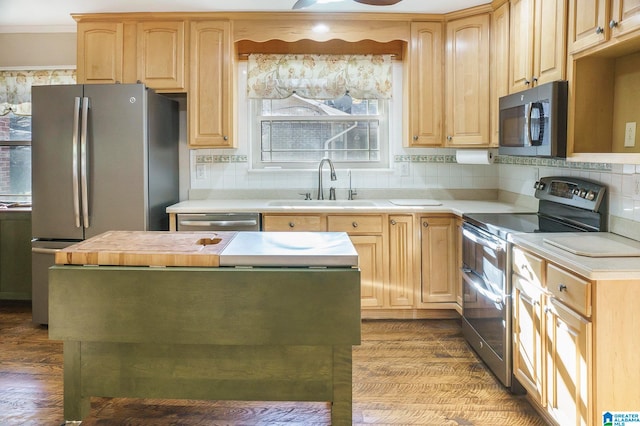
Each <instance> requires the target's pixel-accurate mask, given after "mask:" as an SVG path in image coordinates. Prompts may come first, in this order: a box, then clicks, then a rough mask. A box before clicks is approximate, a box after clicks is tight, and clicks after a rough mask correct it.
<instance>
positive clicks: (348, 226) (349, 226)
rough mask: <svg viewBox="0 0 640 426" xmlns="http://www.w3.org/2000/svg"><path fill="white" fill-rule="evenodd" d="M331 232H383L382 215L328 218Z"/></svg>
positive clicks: (332, 216) (335, 216)
mask: <svg viewBox="0 0 640 426" xmlns="http://www.w3.org/2000/svg"><path fill="white" fill-rule="evenodd" d="M327 225H328V228H327V229H328V230H329V232H348V233H350V234H381V233H382V216H379V215H378V216H341V215H331V216H329V217H328V218H327Z"/></svg>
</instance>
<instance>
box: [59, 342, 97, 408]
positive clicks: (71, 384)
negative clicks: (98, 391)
mask: <svg viewBox="0 0 640 426" xmlns="http://www.w3.org/2000/svg"><path fill="white" fill-rule="evenodd" d="M81 345H82V343H81V342H73V341H65V342H64V347H63V355H64V419H65V420H66V421H81V420H82V419H83V418H85V417H86V416H87V415H88V414H89V410H90V409H91V400H90V398H89V397H86V396H83V395H82V365H81V357H80V348H81Z"/></svg>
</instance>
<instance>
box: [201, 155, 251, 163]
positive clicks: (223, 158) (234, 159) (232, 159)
mask: <svg viewBox="0 0 640 426" xmlns="http://www.w3.org/2000/svg"><path fill="white" fill-rule="evenodd" d="M247 161H248V160H247V156H246V155H196V164H207V163H246V162H247Z"/></svg>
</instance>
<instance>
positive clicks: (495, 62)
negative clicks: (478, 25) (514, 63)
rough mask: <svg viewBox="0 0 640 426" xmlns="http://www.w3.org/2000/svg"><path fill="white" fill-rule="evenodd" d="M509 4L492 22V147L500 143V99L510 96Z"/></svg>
mask: <svg viewBox="0 0 640 426" xmlns="http://www.w3.org/2000/svg"><path fill="white" fill-rule="evenodd" d="M509 46H510V39H509V3H505V4H503V5H502V6H500V7H499V8H498V9H496V10H495V11H494V12H493V16H492V21H491V87H492V88H493V89H492V90H491V108H490V110H491V146H498V141H499V130H500V125H499V118H500V110H499V108H498V107H499V99H500V97H502V96H505V95H508V94H509V57H510V56H509Z"/></svg>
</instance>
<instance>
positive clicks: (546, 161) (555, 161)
mask: <svg viewBox="0 0 640 426" xmlns="http://www.w3.org/2000/svg"><path fill="white" fill-rule="evenodd" d="M393 161H394V162H396V163H401V162H410V163H439V164H445V163H446V164H457V162H456V156H455V155H395V156H394V158H393ZM495 163H496V164H512V165H517V166H545V167H564V168H568V169H580V170H597V171H608V172H610V171H611V164H610V163H579V162H574V161H567V160H564V159H561V158H539V157H517V156H511V155H496V158H495Z"/></svg>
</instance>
